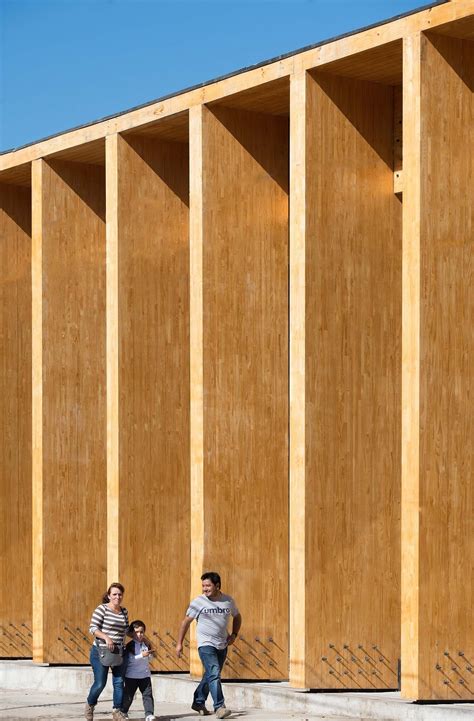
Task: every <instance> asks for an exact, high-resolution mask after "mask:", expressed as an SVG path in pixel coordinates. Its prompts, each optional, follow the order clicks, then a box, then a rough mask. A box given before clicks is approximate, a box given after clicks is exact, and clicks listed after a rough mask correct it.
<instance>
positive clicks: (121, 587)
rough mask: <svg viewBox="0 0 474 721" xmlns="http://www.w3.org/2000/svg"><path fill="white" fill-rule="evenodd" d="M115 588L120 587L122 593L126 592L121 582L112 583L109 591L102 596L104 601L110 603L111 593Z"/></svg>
mask: <svg viewBox="0 0 474 721" xmlns="http://www.w3.org/2000/svg"><path fill="white" fill-rule="evenodd" d="M113 588H118V589H119V591H121V592H122V593H125V589H124V587H123V586H122V584H121V583H111V584H110V586H109V587H108V589H107V591H106V592H105V593H104V595H103V596H102V603H108V602H109V601H110V598H109V594H110V592H111V590H112V589H113Z"/></svg>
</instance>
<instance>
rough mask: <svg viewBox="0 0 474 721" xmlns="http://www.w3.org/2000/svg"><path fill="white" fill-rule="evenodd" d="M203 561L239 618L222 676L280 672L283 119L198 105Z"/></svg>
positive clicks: (284, 551) (284, 634)
mask: <svg viewBox="0 0 474 721" xmlns="http://www.w3.org/2000/svg"><path fill="white" fill-rule="evenodd" d="M202 152H203V160H202V168H203V169H202V172H203V181H202V182H203V309H204V311H203V312H204V317H203V348H204V351H203V352H204V359H203V369H204V370H203V373H204V381H203V383H204V567H205V569H207V570H212V569H214V570H217V571H219V572H220V573H221V575H222V582H223V590H224V591H226V592H228V593H230V594H231V595H234V596H235V598H236V600H237V603H238V606H239V608H240V610H241V613H242V615H243V618H244V628H243V631H242V634H241V635H240V637H239V640H238V643H237V644H236V645H235V646H234V647H233V648H232V649H231V651H230V652H229V661H228V663H227V665H226V676H228V677H233V678H239V677H240V678H275V679H276V678H287V677H288V631H287V629H288V586H287V581H288V121H287V119H285V118H278V117H271V116H266V115H261V114H259V113H251V112H248V111H242V110H230V109H227V108H215V109H214V110H212V111H211V110H209V109H205V110H204V117H203V148H202Z"/></svg>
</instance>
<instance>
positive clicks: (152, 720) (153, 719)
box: [127, 714, 156, 721]
mask: <svg viewBox="0 0 474 721" xmlns="http://www.w3.org/2000/svg"><path fill="white" fill-rule="evenodd" d="M127 718H128V716H127ZM145 721H156V716H153V715H152V714H149V715H148V716H146V717H145Z"/></svg>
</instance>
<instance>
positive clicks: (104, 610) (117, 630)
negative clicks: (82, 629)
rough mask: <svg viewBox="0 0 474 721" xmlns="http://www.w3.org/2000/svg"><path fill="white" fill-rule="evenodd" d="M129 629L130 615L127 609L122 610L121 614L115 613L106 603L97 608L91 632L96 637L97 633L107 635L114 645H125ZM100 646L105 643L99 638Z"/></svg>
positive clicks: (92, 619)
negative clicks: (124, 639) (124, 640)
mask: <svg viewBox="0 0 474 721" xmlns="http://www.w3.org/2000/svg"><path fill="white" fill-rule="evenodd" d="M127 629H128V613H127V609H126V608H121V609H120V613H114V612H113V611H112V610H111V609H110V608H109V607H108V605H107V604H106V603H101V604H100V606H97V608H96V609H95V611H94V613H93V614H92V618H91V623H90V626H89V631H90V633H92V635H94V633H95V632H96V631H102V633H105V634H107V636H109V637H110V638H111V639H112V641H114V643H120V644H121V643H123V638H124V636H125V634H126V632H127ZM97 641H98V642H99V644H101V645H102V644H105V641H104V640H103V639H101V638H98V639H97Z"/></svg>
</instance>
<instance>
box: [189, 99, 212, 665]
mask: <svg viewBox="0 0 474 721" xmlns="http://www.w3.org/2000/svg"><path fill="white" fill-rule="evenodd" d="M206 113H207V108H205V107H203V106H202V105H199V106H197V107H195V108H191V110H190V111H189V272H190V279H189V325H190V327H189V339H190V351H191V353H190V372H189V378H190V423H189V425H190V464H191V469H190V470H191V475H190V480H191V484H190V485H191V501H190V511H191V516H190V531H191V589H190V590H191V593H190V599H192V598H194V597H195V596H197V595H199V594H200V593H201V588H202V587H201V580H200V578H201V574H202V571H203V568H204V550H205V547H204V383H203V361H204V357H203V350H204V349H203V266H202V260H203V200H204V198H203V143H204V137H203V116H204V115H205V114H206ZM183 610H184V609H183ZM189 638H190V672H191V674H192V675H193V676H194V677H200V675H201V674H202V665H201V660H200V658H199V654H198V651H197V639H196V624H192V625H191V628H190V631H189Z"/></svg>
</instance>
